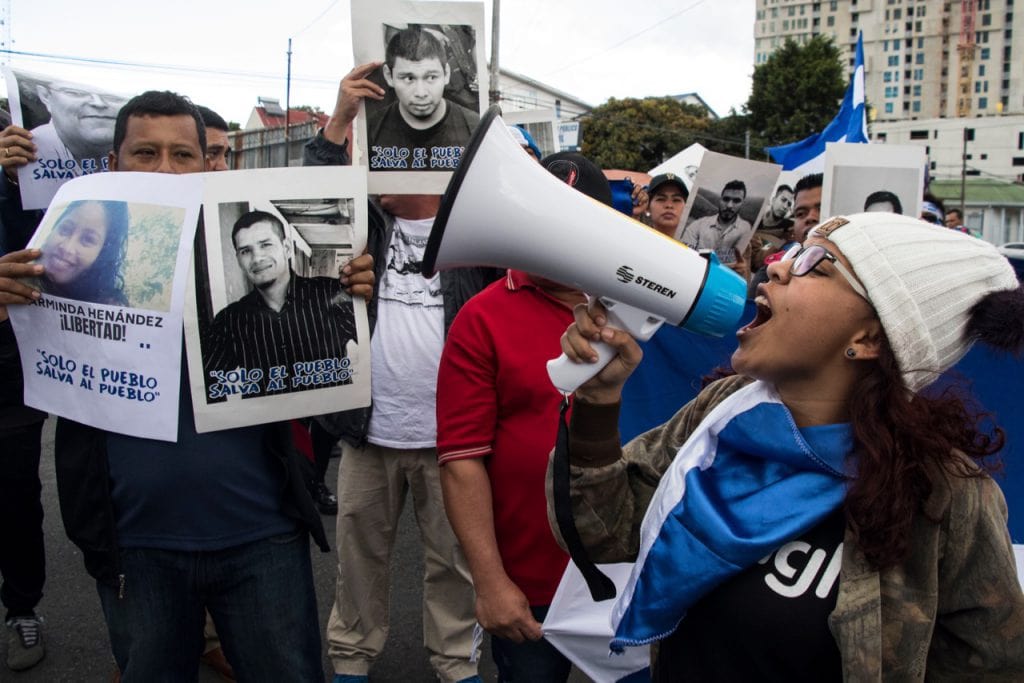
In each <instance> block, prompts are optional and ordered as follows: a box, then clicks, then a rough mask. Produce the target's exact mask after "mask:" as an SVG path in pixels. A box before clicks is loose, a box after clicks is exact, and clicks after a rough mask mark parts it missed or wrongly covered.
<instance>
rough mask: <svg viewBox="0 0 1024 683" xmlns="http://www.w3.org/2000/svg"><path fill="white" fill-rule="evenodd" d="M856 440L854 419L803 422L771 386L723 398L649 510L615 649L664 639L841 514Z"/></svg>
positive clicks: (617, 610)
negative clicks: (742, 577) (735, 579)
mask: <svg viewBox="0 0 1024 683" xmlns="http://www.w3.org/2000/svg"><path fill="white" fill-rule="evenodd" d="M851 445H852V436H851V433H850V427H849V425H846V424H836V425H822V426H819V427H809V428H803V429H799V428H797V426H796V423H795V422H794V421H793V416H792V415H791V414H790V412H789V410H788V409H787V408H786V406H785V405H784V404H783V403H782V401H781V400H780V399H779V396H778V394H777V393H776V392H775V389H774V388H773V387H772V386H771V385H768V384H766V383H764V382H754V383H752V384H749V385H747V386H745V387H743V388H742V389H740V390H739V391H737V392H735V393H734V394H732V395H731V396H729V397H728V398H726V399H725V400H724V401H722V402H721V403H720V404H718V405H717V406H716V407H715V408H714V410H712V411H711V412H710V413H709V414H708V415H707V416H706V417H705V418H704V420H703V421H702V422H701V423H700V425H699V426H698V427H697V429H696V430H694V432H693V433H692V434H691V435H690V438H689V439H687V441H686V443H684V444H683V445H682V447H681V448H680V449H679V452H678V454H677V455H676V457H675V459H674V460H673V461H672V464H671V465H670V466H669V469H668V470H667V471H666V472H665V474H664V475H663V476H662V479H661V481H660V483H659V484H658V488H657V490H656V491H655V493H654V496H653V498H652V499H651V503H650V506H649V507H648V508H647V514H646V516H645V517H644V521H643V524H642V525H641V528H640V551H639V554H638V556H637V560H636V564H635V565H634V567H633V571H632V574H631V575H630V577H629V580H628V582H627V583H626V586H625V588H624V589H623V590H622V591H621V593H620V596H619V598H618V600H617V601H616V603H615V605H614V606H613V608H612V614H611V617H612V629H613V631H614V633H615V636H614V638H613V640H612V642H611V648H612V650H613V651H616V652H621V651H622V650H623V648H624V647H630V646H637V645H646V644H647V643H651V642H654V641H656V640H661V639H663V638H665V637H666V636H668V635H669V634H670V633H672V632H673V631H674V630H675V629H676V626H678V625H679V622H680V620H681V619H682V618H683V617H684V616H685V615H686V612H687V610H688V609H689V608H690V606H691V605H693V604H694V603H696V602H697V601H698V600H700V598H701V597H703V596H704V595H705V594H706V593H707V592H709V591H710V590H712V589H713V588H714V587H715V586H717V585H718V584H720V583H722V582H724V581H726V580H727V579H729V578H730V577H732V576H734V575H736V574H738V573H739V572H741V571H743V570H744V569H746V568H747V567H750V566H752V565H754V564H755V563H756V562H757V561H758V560H759V559H761V558H762V557H764V556H766V555H768V554H769V553H771V552H773V551H775V550H777V549H778V548H779V547H780V546H781V545H783V544H784V543H786V542H787V541H789V540H791V539H793V538H795V537H797V536H799V535H800V534H801V533H803V532H805V531H807V530H809V529H811V528H813V527H814V526H815V525H817V524H818V523H819V522H821V521H822V520H823V519H824V518H825V517H826V516H828V515H829V514H830V513H831V512H833V511H834V510H836V509H837V508H838V507H839V506H840V505H841V504H842V501H843V496H844V495H845V492H846V488H845V481H846V476H847V474H846V468H847V463H846V458H847V456H848V454H849V452H850V448H851Z"/></svg>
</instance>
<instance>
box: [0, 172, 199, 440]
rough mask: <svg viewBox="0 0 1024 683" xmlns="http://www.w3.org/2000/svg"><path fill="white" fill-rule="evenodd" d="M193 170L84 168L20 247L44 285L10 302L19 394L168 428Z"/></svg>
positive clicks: (36, 404) (177, 364) (174, 414)
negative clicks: (34, 258) (34, 256)
mask: <svg viewBox="0 0 1024 683" xmlns="http://www.w3.org/2000/svg"><path fill="white" fill-rule="evenodd" d="M201 196H202V177H201V176H199V175H194V176H187V175H182V176H178V175H165V174H150V173H118V174H116V175H114V174H106V173H100V174H95V175H88V176H83V177H81V178H77V179H74V180H71V181H69V182H67V183H65V184H64V185H62V186H61V188H60V189H59V190H58V191H57V194H56V196H55V197H54V198H53V202H52V203H51V204H50V208H49V210H48V211H47V212H46V215H45V216H44V217H43V220H42V222H41V223H40V225H39V228H38V230H37V231H36V233H35V235H33V237H32V239H31V241H30V242H29V247H31V248H38V249H41V250H42V256H41V257H40V259H39V261H38V262H39V263H40V264H42V265H43V267H44V269H45V270H44V273H43V275H42V276H41V277H40V278H39V279H38V281H37V282H35V283H34V284H35V285H36V287H37V288H38V289H39V290H40V291H41V292H42V296H41V297H40V298H39V299H38V300H36V301H35V303H33V304H31V305H27V306H9V307H8V312H9V314H10V317H11V323H12V325H13V326H14V333H15V335H16V336H17V338H18V348H19V351H20V353H21V364H22V368H23V372H24V374H25V404H26V405H29V406H32V407H33V408H38V409H40V410H45V411H47V412H50V413H54V414H56V415H60V416H62V417H67V418H70V419H72V420H75V421H77V422H82V423H84V424H88V425H91V426H94V427H98V428H100V429H105V430H107V431H111V432H118V433H121V434H127V435H130V436H138V437H143V438H151V439H160V440H163V441H174V440H175V439H176V438H177V433H178V430H177V425H178V398H179V387H180V379H181V325H182V310H183V307H184V300H185V280H186V273H187V272H188V262H189V255H190V253H191V251H192V239H193V235H194V232H195V227H196V221H197V218H198V208H199V203H200V199H201Z"/></svg>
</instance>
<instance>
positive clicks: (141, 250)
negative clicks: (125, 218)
mask: <svg viewBox="0 0 1024 683" xmlns="http://www.w3.org/2000/svg"><path fill="white" fill-rule="evenodd" d="M183 213H184V212H183V210H181V209H174V208H169V207H161V206H155V205H147V204H133V205H131V227H130V228H129V230H128V249H127V254H126V257H125V268H124V280H125V290H126V292H127V293H128V299H129V301H131V304H132V306H133V307H136V308H148V309H153V310H161V311H166V310H169V308H170V297H171V284H172V282H173V281H174V266H175V262H176V260H177V256H178V241H179V239H180V236H181V220H182V215H183Z"/></svg>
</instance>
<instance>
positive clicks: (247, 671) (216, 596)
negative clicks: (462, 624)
mask: <svg viewBox="0 0 1024 683" xmlns="http://www.w3.org/2000/svg"><path fill="white" fill-rule="evenodd" d="M204 155H205V134H204V126H203V122H202V119H201V117H200V114H199V112H198V111H197V110H196V109H195V107H194V106H193V105H192V104H191V103H190V102H189V101H188V100H187V99H185V98H182V97H180V96H178V95H175V94H174V93H167V92H148V93H144V94H142V95H140V96H138V97H136V98H134V99H132V100H131V101H129V102H128V104H126V105H125V106H124V108H122V110H121V112H120V113H119V114H118V120H117V126H116V129H115V138H114V151H113V152H111V154H110V167H111V170H113V171H146V172H157V173H192V172H200V171H203V170H204V168H205V158H204ZM37 255H38V253H30V254H29V256H37ZM16 258H17V257H16ZM20 268H23V269H25V270H23V271H21V272H17V271H18V269H17V268H14V269H13V270H15V272H11V273H9V274H10V275H13V276H15V277H17V276H19V275H21V276H24V275H28V274H30V271H31V269H32V268H33V267H32V266H20ZM350 280H354V281H349V282H345V281H344V280H343V283H344V284H349V285H355V284H359V288H356V287H353V292H354V293H356V294H357V295H360V296H362V295H364V294H365V293H366V292H367V291H368V290H369V289H370V287H369V286H367V285H365V284H363V283H366V282H367V280H366V279H359V278H356V277H354V276H353V278H351V279H350ZM20 287H23V285H22V286H20ZM12 290H13V291H12ZM26 294H29V295H31V292H26V291H25V290H24V289H20V288H19V287H18V286H13V285H9V286H7V287H6V291H5V281H3V280H0V303H13V302H15V301H16V300H17V297H18V296H19V295H22V296H24V295H26ZM183 369H184V364H183ZM187 386H188V384H187V381H185V380H184V379H183V381H182V391H181V399H180V409H179V416H178V435H177V441H176V443H168V442H161V441H154V440H148V439H139V438H134V437H127V436H123V435H118V434H113V433H107V432H104V431H101V430H98V429H94V428H91V427H87V426H85V425H81V424H78V423H74V422H71V421H70V420H63V419H62V420H60V421H58V424H57V436H56V444H55V458H56V467H57V483H58V490H59V494H60V498H61V513H62V515H63V517H64V524H65V528H66V529H67V532H68V536H69V537H70V538H71V539H72V541H74V542H75V543H76V544H77V545H78V546H79V548H81V550H82V553H83V558H84V560H85V564H86V569H87V570H88V571H89V573H90V574H92V575H93V576H94V577H95V578H96V580H97V589H98V592H99V596H100V602H101V604H102V607H103V611H104V616H105V617H106V621H107V626H108V629H109V634H110V641H111V646H112V649H113V651H114V657H115V659H116V660H117V665H118V667H119V669H120V670H121V672H122V676H123V678H122V680H124V681H125V682H126V683H130V682H131V681H133V680H136V679H137V680H150V679H152V677H153V676H154V675H156V674H159V675H161V676H164V677H167V678H169V679H170V678H173V679H174V680H194V679H195V678H196V675H197V669H198V665H199V655H200V653H201V651H202V647H203V638H202V627H203V609H204V608H206V609H208V610H209V611H210V613H211V614H212V615H213V618H214V621H215V622H216V624H217V628H218V631H219V632H220V635H221V638H222V640H223V644H224V649H225V651H226V653H227V656H228V658H229V659H230V661H231V663H232V664H233V666H234V668H235V673H236V674H237V675H238V677H239V678H240V679H251V680H257V679H272V680H317V679H319V678H320V677H321V676H322V669H321V655H320V653H321V647H320V632H319V622H318V618H317V613H316V596H315V591H314V584H313V576H312V567H311V563H310V557H309V541H308V535H307V534H308V533H312V534H313V536H314V538H315V539H316V541H317V543H318V545H319V546H320V547H321V549H323V550H325V551H326V550H328V546H327V541H326V537H325V535H324V531H323V527H322V525H321V523H320V517H319V515H318V514H317V512H316V510H315V508H314V507H313V503H312V500H311V499H310V497H309V493H308V491H307V490H306V485H305V473H304V471H303V470H302V468H303V466H304V465H305V464H306V461H305V460H304V459H302V458H300V457H299V456H298V455H297V454H296V453H295V451H294V448H293V447H292V443H291V432H290V430H289V427H288V425H287V423H282V424H269V425H257V426H252V427H244V428H240V429H231V430H225V431H220V432H210V433H204V434H198V433H196V431H195V426H194V422H193V419H192V407H191V401H190V399H189V392H188V390H187ZM307 466H308V465H307Z"/></svg>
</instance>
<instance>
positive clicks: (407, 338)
mask: <svg viewBox="0 0 1024 683" xmlns="http://www.w3.org/2000/svg"><path fill="white" fill-rule="evenodd" d="M375 65H376V63H373V64H369V65H363V66H359V67H356V68H355V69H353V70H352V72H351V73H349V74H348V75H347V76H346V77H345V78H344V79H343V80H342V82H341V87H340V89H339V93H338V102H337V105H336V107H335V110H334V113H333V114H332V116H331V118H330V119H329V120H328V123H327V125H326V126H325V127H324V129H323V130H322V131H320V132H319V133H317V136H316V137H315V138H314V139H313V140H311V141H310V142H309V143H308V144H307V145H306V148H305V150H304V158H303V163H304V164H307V165H316V164H346V163H348V161H349V157H348V153H347V150H346V142H347V140H346V136H345V131H346V128H347V127H348V125H349V124H350V123H351V122H352V119H353V118H354V117H355V113H356V111H358V105H359V100H360V99H361V98H362V97H374V98H376V99H379V98H380V97H382V96H383V91H382V90H381V89H380V88H379V86H376V85H375V84H373V83H372V82H371V81H369V80H367V79H366V76H367V75H368V74H369V73H370V72H371V71H372V70H373V67H374V66H375ZM439 206H440V197H438V196H436V195H382V196H381V197H380V202H379V207H375V208H379V209H380V210H381V211H376V210H374V211H371V214H370V221H369V230H368V238H367V249H368V251H369V252H370V253H371V254H373V257H374V270H375V272H376V275H377V279H376V283H377V284H376V290H375V292H374V297H373V299H372V300H371V302H370V303H369V304H368V306H367V315H368V317H369V319H370V324H371V333H370V358H371V385H370V394H371V400H372V405H371V408H370V409H369V410H350V411H345V412H343V413H335V414H333V415H325V416H320V417H319V418H317V419H318V421H319V422H320V423H321V424H322V425H324V426H325V428H327V429H328V431H330V432H331V433H333V434H335V435H337V436H338V437H339V438H340V439H341V440H342V441H343V442H344V443H343V449H342V456H341V464H340V465H339V467H338V507H339V509H338V523H337V541H338V542H337V546H338V578H337V585H336V589H335V596H334V606H333V607H332V609H331V616H330V620H329V621H328V624H327V647H328V650H327V651H328V655H329V656H330V658H331V662H332V664H333V667H334V671H335V676H334V679H333V680H334V682H335V683H358V682H361V681H367V680H368V678H367V676H368V673H369V670H370V667H371V665H372V664H373V662H374V660H375V659H376V658H377V657H378V656H379V655H380V653H381V651H382V650H383V648H384V642H385V640H386V638H387V632H388V594H389V588H390V581H389V578H390V574H389V567H390V563H391V555H392V549H393V545H394V539H395V533H396V529H397V526H398V519H399V517H400V515H401V512H402V508H403V507H404V504H405V499H406V496H407V495H408V494H410V493H411V494H412V502H413V506H414V508H415V513H416V515H415V516H416V522H417V524H418V525H419V530H420V537H421V539H422V541H423V556H424V577H423V640H424V645H425V646H426V648H427V651H428V652H429V656H430V663H431V666H432V667H433V668H434V671H435V672H436V673H437V676H438V678H439V679H440V680H441V681H442V682H444V683H454V682H456V681H479V678H478V677H477V664H476V660H477V646H478V640H477V639H475V638H474V629H475V626H476V617H475V614H474V593H473V584H472V580H471V577H470V574H469V569H468V566H467V564H466V561H465V558H464V557H463V555H462V550H461V548H460V547H459V545H458V542H457V540H456V538H455V534H454V533H453V532H452V529H451V526H450V524H449V523H448V518H447V516H446V515H445V511H444V501H443V498H442V495H441V483H440V475H439V472H438V467H437V452H436V447H435V446H436V417H435V388H436V383H437V368H438V364H439V363H440V359H441V349H442V347H443V345H444V337H445V334H446V333H447V330H448V327H449V326H450V325H451V323H452V320H454V318H455V314H456V313H457V312H458V310H459V308H461V306H462V304H464V303H465V302H466V301H467V300H468V299H469V298H470V297H472V296H473V295H474V294H476V293H477V292H479V291H480V290H481V289H483V288H484V287H485V286H486V285H488V284H490V282H492V281H493V280H495V279H497V278H498V276H499V275H500V273H498V272H496V271H494V270H493V269H483V268H462V269H457V270H453V271H446V272H443V273H439V274H436V275H434V276H433V277H431V278H426V277H424V276H423V273H422V261H423V252H424V250H425V248H426V244H427V237H428V236H429V235H430V229H431V227H432V226H433V222H434V216H435V215H436V214H437V210H438V208H439Z"/></svg>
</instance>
